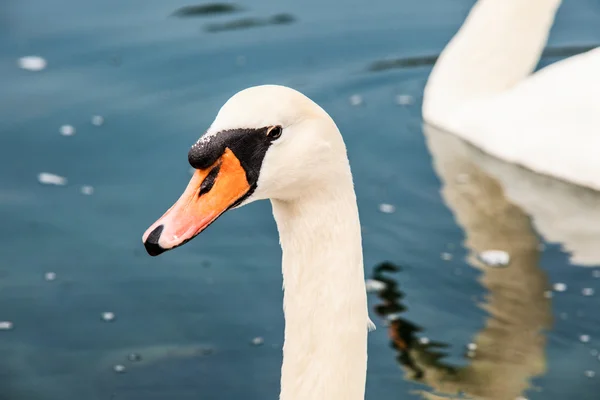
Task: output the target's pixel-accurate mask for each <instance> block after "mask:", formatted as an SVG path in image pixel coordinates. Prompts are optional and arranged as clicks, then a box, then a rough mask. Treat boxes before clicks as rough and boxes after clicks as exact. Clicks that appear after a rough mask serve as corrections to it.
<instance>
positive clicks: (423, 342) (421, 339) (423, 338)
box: [419, 337, 430, 344]
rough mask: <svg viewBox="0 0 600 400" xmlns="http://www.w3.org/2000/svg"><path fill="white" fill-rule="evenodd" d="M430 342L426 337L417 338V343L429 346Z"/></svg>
mask: <svg viewBox="0 0 600 400" xmlns="http://www.w3.org/2000/svg"><path fill="white" fill-rule="evenodd" d="M429 342H430V340H429V338H428V337H422V338H419V343H421V344H429Z"/></svg>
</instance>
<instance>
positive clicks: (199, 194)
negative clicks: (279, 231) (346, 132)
mask: <svg viewBox="0 0 600 400" xmlns="http://www.w3.org/2000/svg"><path fill="white" fill-rule="evenodd" d="M188 160H189V163H190V165H191V166H192V167H193V168H194V169H195V172H194V174H193V176H192V178H191V180H190V182H189V184H188V185H187V188H186V189H185V190H184V192H183V194H182V195H181V197H180V198H179V200H177V201H176V202H175V204H174V205H173V206H172V207H171V208H170V209H169V210H168V211H167V212H166V213H165V214H164V215H163V216H162V217H161V218H159V219H158V220H157V221H156V222H155V223H154V224H152V225H151V226H150V227H149V228H148V229H147V230H146V232H145V233H144V235H143V237H142V240H143V242H144V246H145V247H146V250H147V252H148V253H149V254H150V255H152V256H156V255H159V254H161V253H163V252H165V251H167V250H170V249H173V248H175V247H178V246H181V245H182V244H184V243H186V242H188V241H189V240H191V239H192V238H194V237H195V236H196V235H198V234H199V233H200V232H202V231H203V230H204V229H206V228H207V227H208V226H209V225H210V224H211V223H213V222H214V221H215V220H216V219H217V218H218V217H219V216H220V215H222V214H223V213H224V212H225V211H227V210H230V209H232V208H236V207H240V206H242V205H244V204H248V203H250V202H253V201H256V200H260V199H274V200H280V201H293V200H295V199H297V198H300V197H302V196H305V195H306V194H307V193H310V192H311V191H315V190H319V188H324V187H327V186H331V185H335V184H336V182H338V181H339V180H340V179H348V178H349V179H351V176H350V169H349V166H348V159H347V156H346V148H345V145H344V142H343V140H342V138H341V135H340V133H339V131H338V129H337V127H336V126H335V123H334V122H333V120H332V119H331V117H329V115H328V114H327V113H326V112H325V111H324V110H323V109H322V108H321V107H319V106H318V105H317V104H316V103H314V102H313V101H312V100H310V99H309V98H308V97H306V96H304V95H303V94H301V93H299V92H297V91H295V90H293V89H290V88H287V87H283V86H276V85H265V86H256V87H251V88H248V89H245V90H242V91H240V92H238V93H236V94H235V95H234V96H233V97H231V98H230V99H229V100H228V101H227V102H226V103H225V104H224V105H223V106H222V108H221V109H220V111H219V113H218V114H217V116H216V118H215V120H214V122H213V123H212V124H211V126H210V127H209V129H208V130H207V131H206V133H205V134H204V135H202V136H201V137H200V139H199V140H198V141H197V142H196V143H195V144H194V145H193V146H192V148H191V149H190V151H189V153H188Z"/></svg>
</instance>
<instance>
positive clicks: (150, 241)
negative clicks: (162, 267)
mask: <svg viewBox="0 0 600 400" xmlns="http://www.w3.org/2000/svg"><path fill="white" fill-rule="evenodd" d="M164 227H165V226H164V225H159V226H157V227H156V228H154V230H153V231H152V232H150V235H148V238H147V239H146V241H145V242H144V247H145V248H146V251H147V252H148V254H150V255H151V256H152V257H154V256H157V255H159V254H161V253H164V252H165V251H166V249H163V248H162V247H160V245H159V244H158V239H160V234H161V233H162V231H163V229H164Z"/></svg>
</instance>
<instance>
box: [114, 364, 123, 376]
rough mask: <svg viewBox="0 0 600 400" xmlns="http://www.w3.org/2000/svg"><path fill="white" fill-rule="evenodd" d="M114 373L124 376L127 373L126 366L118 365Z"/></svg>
mask: <svg viewBox="0 0 600 400" xmlns="http://www.w3.org/2000/svg"><path fill="white" fill-rule="evenodd" d="M113 371H115V372H116V373H118V374H122V373H123V372H125V366H124V365H121V364H117V365H115V366H114V367H113Z"/></svg>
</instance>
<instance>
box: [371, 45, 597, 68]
mask: <svg viewBox="0 0 600 400" xmlns="http://www.w3.org/2000/svg"><path fill="white" fill-rule="evenodd" d="M596 47H597V45H582V46H564V47H550V48H547V49H546V50H544V53H543V54H542V57H544V58H555V57H558V58H563V57H571V56H574V55H577V54H581V53H585V52H586V51H590V50H592V49H595V48H596ZM438 57H439V54H435V55H433V54H430V55H422V56H416V57H400V58H394V59H387V60H379V61H375V62H373V63H372V64H371V65H369V67H368V68H367V70H368V71H371V72H380V71H387V70H389V69H398V68H417V67H425V66H432V65H434V64H435V63H436V61H437V59H438Z"/></svg>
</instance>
